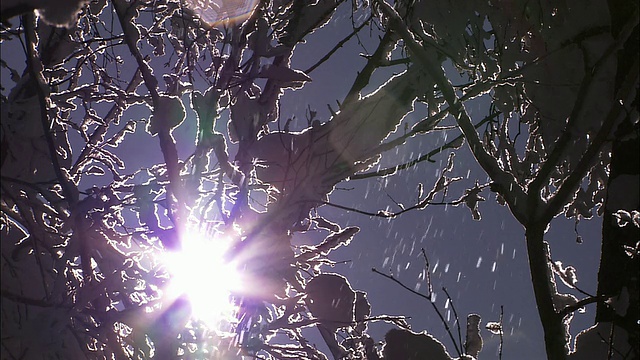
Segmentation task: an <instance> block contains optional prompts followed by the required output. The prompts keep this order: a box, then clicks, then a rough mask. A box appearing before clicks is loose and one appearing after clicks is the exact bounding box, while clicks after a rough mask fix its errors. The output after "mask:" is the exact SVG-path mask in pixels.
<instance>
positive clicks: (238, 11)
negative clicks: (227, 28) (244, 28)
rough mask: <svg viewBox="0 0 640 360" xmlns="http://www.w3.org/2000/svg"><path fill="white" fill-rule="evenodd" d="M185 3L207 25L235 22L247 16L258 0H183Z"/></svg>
mask: <svg viewBox="0 0 640 360" xmlns="http://www.w3.org/2000/svg"><path fill="white" fill-rule="evenodd" d="M185 4H186V5H187V7H189V8H190V9H191V10H192V11H193V12H195V13H196V14H198V16H200V18H201V19H202V20H203V21H205V22H206V23H208V24H209V25H213V26H217V25H219V24H220V23H222V22H225V21H229V22H232V23H237V22H240V21H243V20H244V19H246V18H248V17H249V16H250V15H251V13H252V12H253V10H254V9H255V8H256V6H257V5H258V0H185Z"/></svg>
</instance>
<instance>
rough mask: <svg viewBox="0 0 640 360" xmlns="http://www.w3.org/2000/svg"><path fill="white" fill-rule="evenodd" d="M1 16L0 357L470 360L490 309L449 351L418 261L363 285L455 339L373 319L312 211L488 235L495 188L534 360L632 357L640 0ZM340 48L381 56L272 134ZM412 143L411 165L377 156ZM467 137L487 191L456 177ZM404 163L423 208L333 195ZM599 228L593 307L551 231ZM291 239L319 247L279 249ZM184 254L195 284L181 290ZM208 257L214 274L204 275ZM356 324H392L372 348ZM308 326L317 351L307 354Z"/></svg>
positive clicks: (34, 11)
mask: <svg viewBox="0 0 640 360" xmlns="http://www.w3.org/2000/svg"><path fill="white" fill-rule="evenodd" d="M1 6H2V22H3V25H2V30H1V32H0V37H1V40H2V43H1V46H2V63H1V65H2V69H1V70H2V99H1V100H2V122H1V124H2V134H1V141H2V154H1V155H2V156H1V169H2V186H1V191H2V192H1V193H2V200H1V204H0V205H1V215H2V216H1V218H0V221H1V226H2V242H1V243H2V259H1V264H2V265H1V266H2V316H3V320H2V325H1V326H2V333H3V339H2V350H1V351H2V357H3V358H36V357H42V358H56V357H57V358H70V359H75V358H109V359H111V358H116V359H126V358H193V359H201V358H215V359H218V358H220V359H222V358H238V357H241V356H246V357H248V358H273V359H291V358H304V359H326V358H330V357H333V358H335V359H342V358H353V359H381V358H383V359H422V358H426V357H429V358H435V359H451V358H454V357H457V358H460V359H463V358H465V359H472V358H477V357H478V356H479V353H480V352H481V349H482V346H483V345H482V337H481V335H480V334H481V332H484V331H489V332H490V333H492V334H495V335H498V336H500V338H501V339H502V336H504V334H503V328H502V319H499V321H492V322H487V323H486V325H485V326H484V328H485V329H481V328H482V327H483V326H481V325H480V324H481V318H480V316H479V315H477V314H468V316H467V314H457V313H456V314H455V317H456V319H455V324H456V325H455V326H457V335H456V334H455V333H456V329H454V328H453V327H451V328H450V325H449V324H450V323H449V322H448V321H447V320H445V319H444V317H443V316H442V314H441V310H440V309H439V306H438V305H437V304H436V303H435V298H434V292H433V289H432V288H431V282H430V278H429V274H430V273H431V270H432V269H431V268H430V267H429V266H430V265H429V259H428V253H427V252H426V251H425V249H422V252H421V254H422V257H423V259H424V261H425V264H426V265H425V269H426V272H425V275H424V276H423V278H422V279H421V280H423V281H424V283H425V284H426V285H427V286H426V288H427V290H426V291H424V290H423V291H422V292H420V291H418V290H414V289H412V288H411V287H408V286H406V285H405V284H403V283H402V282H401V281H400V280H398V279H397V278H395V277H394V276H393V274H387V273H385V272H380V271H378V270H375V269H374V271H375V272H377V273H378V275H381V276H383V277H386V278H388V279H389V280H391V281H392V282H397V283H398V284H399V285H401V286H403V287H404V288H405V289H406V290H408V292H407V296H419V297H423V298H424V299H425V300H427V304H431V305H430V306H432V307H433V309H434V311H435V312H436V313H437V314H438V316H439V317H440V319H441V320H442V326H444V327H446V329H447V331H448V334H449V336H450V339H436V338H434V337H433V336H432V335H430V334H426V333H417V332H414V331H411V329H410V327H409V326H408V324H407V322H406V321H405V319H404V318H403V317H397V316H373V315H372V314H373V313H372V307H375V302H373V301H371V299H368V297H367V294H366V292H364V291H361V290H360V289H358V288H356V287H354V286H353V285H352V284H351V283H350V282H349V279H348V278H345V277H344V276H342V275H339V274H335V273H333V271H332V270H331V266H332V265H334V264H335V261H334V260H332V258H331V253H332V252H333V251H335V250H336V249H339V248H347V249H348V248H349V246H350V245H351V243H352V242H353V241H358V240H359V239H358V233H359V231H360V229H359V228H358V227H357V226H353V225H351V226H349V225H347V224H341V223H340V221H339V220H337V219H332V218H328V217H327V216H325V215H323V214H324V213H323V212H322V208H323V207H329V206H330V207H334V208H338V209H340V210H344V211H355V212H359V213H361V214H363V215H366V216H370V217H378V218H385V219H391V221H393V219H395V218H397V217H398V216H400V215H401V214H404V213H406V212H418V211H421V210H424V209H426V208H429V207H432V206H433V207H435V206H436V205H442V204H446V205H450V206H458V205H461V206H465V207H467V208H468V209H469V210H470V215H469V216H470V217H471V218H473V219H474V220H478V221H482V211H481V209H480V207H479V204H480V202H482V201H485V200H486V199H487V198H489V197H492V198H495V199H497V201H498V202H499V203H500V204H502V205H505V206H506V207H507V208H508V209H509V211H510V212H511V214H512V215H513V217H514V218H515V219H516V220H517V221H518V222H519V223H520V224H521V225H522V228H523V235H524V236H523V238H524V241H525V242H526V249H527V256H528V261H529V275H530V278H531V284H532V286H533V293H534V296H535V301H536V306H537V311H538V314H539V320H540V322H541V324H542V329H543V331H544V343H545V344H544V346H545V351H546V354H547V357H548V358H549V359H566V358H572V359H582V358H588V357H589V356H594V354H596V355H597V356H602V358H637V357H638V356H639V353H638V341H639V333H638V320H639V315H638V309H639V308H640V306H639V304H638V298H639V294H638V289H639V286H638V277H637V269H638V247H639V244H640V242H639V241H638V239H640V201H639V196H638V180H639V179H638V176H639V174H640V165H639V160H638V159H639V156H640V155H639V153H640V151H638V150H639V145H638V144H639V137H638V130H639V129H638V126H639V125H638V103H639V95H638V69H639V65H638V40H639V39H638V18H639V15H638V4H637V3H636V2H633V1H626V0H624V1H604V0H591V1H578V0H565V1H559V2H557V3H546V2H535V3H534V2H529V1H520V0H513V1H486V0H485V1H478V0H474V1H465V2H441V1H427V0H418V1H396V2H393V4H390V3H389V2H387V1H385V0H371V1H366V0H362V1H361V0H352V1H350V2H345V1H341V0H318V1H315V2H305V1H297V0H290V1H287V0H282V1H276V0H272V1H249V0H246V1H239V0H238V1H195V0H180V1H178V0H154V1H144V0H137V1H127V0H110V1H108V0H92V1H85V0H66V1H61V2H57V3H55V4H53V2H46V1H37V0H30V1H5V2H3V3H2V5H1ZM334 23H341V24H344V23H346V24H347V25H348V26H350V28H351V32H350V33H349V34H348V35H347V36H346V37H337V36H334V34H327V33H323V35H322V37H321V39H322V40H323V41H329V42H330V43H331V44H332V48H331V50H330V51H328V52H327V53H326V54H324V55H323V56H322V57H321V58H318V59H313V60H312V64H313V65H311V66H309V67H308V68H306V69H301V68H297V67H296V64H297V62H296V61H295V60H296V59H297V57H300V56H304V54H303V53H301V52H300V51H301V50H299V49H302V47H301V44H302V43H304V42H305V41H309V42H310V43H311V41H320V40H319V39H320V38H319V37H317V33H318V32H319V31H320V30H321V28H323V27H326V26H332V24H334ZM314 36H316V37H315V38H314ZM361 37H362V39H361ZM364 38H366V40H364ZM349 41H352V42H353V41H358V42H363V41H364V42H367V43H368V44H373V46H374V50H373V51H368V52H366V53H363V54H362V55H361V58H360V59H359V60H357V61H355V60H351V59H348V60H345V64H347V63H349V66H352V67H353V71H354V73H355V75H356V76H355V79H354V81H353V83H352V84H350V87H348V88H346V89H332V91H335V92H336V94H344V96H343V98H341V99H338V102H337V104H335V105H334V104H329V105H328V111H329V116H327V117H323V116H322V115H321V114H319V111H318V109H315V108H312V107H311V106H308V107H307V111H306V114H305V115H306V118H305V119H296V118H293V117H290V118H287V117H286V115H284V114H285V113H286V112H285V111H284V109H283V104H286V102H285V99H286V97H287V96H289V95H290V94H292V93H294V92H295V91H296V90H304V89H305V88H306V87H307V86H308V85H309V83H310V82H312V81H313V79H314V76H315V75H314V74H315V73H317V72H316V69H322V67H323V66H326V62H327V61H328V60H329V59H331V58H336V57H340V49H341V48H342V47H344V46H346V45H345V44H347V43H348V42H349ZM363 48H364V47H363ZM365 50H366V49H365ZM353 64H362V65H361V66H360V65H353ZM472 107H473V108H476V107H477V108H478V110H474V111H473V113H472V112H471V111H470V108H472ZM423 139H428V140H429V141H424V142H422V140H423ZM434 139H435V140H434ZM438 139H439V140H438ZM416 141H420V142H419V144H420V145H419V146H420V154H419V155H416V156H414V155H413V153H412V154H411V156H410V157H409V158H408V159H399V158H398V157H397V156H394V151H398V150H399V149H403V148H404V147H407V146H409V145H408V144H414V145H412V146H415V144H416ZM434 144H435V145H434ZM463 146H464V147H466V148H467V149H468V150H469V151H470V152H471V154H472V155H473V158H474V159H475V160H474V161H475V163H477V165H479V166H480V167H481V168H482V170H483V171H484V172H485V174H486V177H479V178H474V179H469V178H462V177H459V176H454V173H453V171H452V169H453V167H454V157H455V154H456V153H457V152H459V151H461V150H462V149H465V148H463ZM434 157H441V158H442V159H447V160H446V161H442V162H441V164H442V166H440V165H437V164H435V161H434V160H433V158H434ZM462 165H463V166H465V164H462ZM421 166H430V167H431V168H433V169H434V170H437V172H436V175H435V176H433V177H431V178H427V176H425V182H424V183H419V184H409V185H408V186H410V187H413V188H418V196H417V198H415V199H414V200H413V203H411V204H408V203H400V202H395V200H394V203H395V205H396V209H397V210H393V209H392V208H387V209H380V210H377V209H374V210H363V209H360V208H358V209H356V208H352V207H349V206H345V205H338V203H339V201H338V202H336V201H332V200H335V198H336V196H338V194H337V192H336V191H335V190H336V188H337V187H339V186H341V184H344V183H346V182H347V181H349V182H350V183H352V182H355V183H357V182H365V181H369V180H371V179H388V178H393V177H402V176H403V175H404V174H405V171H407V170H409V169H417V168H418V167H421ZM455 166H460V165H459V164H455ZM466 166H468V167H471V164H467V165H466ZM434 170H432V171H431V172H430V173H432V172H433V171H434ZM425 186H426V188H425ZM440 198H446V199H452V200H446V201H440V200H439V199H440ZM392 200H393V199H392ZM594 216H595V217H602V219H603V232H602V250H601V260H600V268H599V273H598V279H597V281H598V289H597V293H595V294H591V293H589V292H587V291H584V290H583V289H581V288H579V287H578V286H577V284H576V281H577V277H576V276H577V275H576V269H575V268H574V267H573V266H570V265H568V266H567V265H563V264H562V263H561V262H558V261H554V258H553V256H552V252H551V250H552V249H553V245H554V244H553V242H551V241H549V239H546V238H545V233H546V232H547V231H548V229H549V227H550V224H551V223H552V222H553V221H554V219H555V218H557V217H564V218H570V219H575V221H576V222H578V221H580V220H581V219H591V218H593V217H594ZM303 233H304V234H309V233H312V234H314V236H315V237H314V238H317V239H320V240H318V241H317V242H314V243H313V244H305V245H299V244H296V242H295V241H294V238H295V237H296V236H298V235H299V234H303ZM198 241H200V242H198ZM211 244H214V245H215V246H214V247H209V246H210V245H211ZM188 251H193V252H189V253H188ZM462 251H464V250H462ZM180 254H189V255H188V258H187V260H186V261H184V263H188V262H192V264H191V266H192V267H193V268H194V269H195V270H194V272H193V273H190V274H189V275H187V276H186V277H184V276H182V275H181V274H180V273H179V270H177V269H176V266H177V267H182V266H185V265H184V263H179V264H178V265H176V263H177V260H175V259H178V258H179V256H180ZM199 255H204V256H202V257H200V256H199ZM218 258H219V260H214V259H218ZM172 259H174V260H172ZM172 261H173V262H172ZM215 261H220V263H222V264H223V265H224V266H227V267H221V268H209V267H205V264H208V263H213V262H215ZM212 269H213V270H212ZM578 270H579V269H578ZM227 272H228V273H227ZM236 272H237V274H236ZM232 273H234V274H232ZM214 275H217V277H214ZM235 275H237V277H236V276H235ZM193 277H195V278H197V279H195V280H199V283H200V285H197V286H199V287H203V288H206V287H213V288H223V287H227V286H228V289H225V290H228V293H225V296H226V297H225V299H224V300H227V302H228V303H230V304H231V305H232V309H233V310H232V311H231V313H223V311H222V309H221V307H222V305H213V302H212V303H211V304H210V305H209V308H208V309H207V311H209V312H211V313H216V314H217V313H219V312H220V313H221V314H218V315H219V316H217V317H216V318H215V323H214V324H212V323H205V322H204V321H202V319H200V318H198V317H197V316H194V315H195V314H196V305H197V304H196V303H195V302H194V301H192V299H190V298H189V296H188V295H189V291H190V290H185V289H184V288H183V289H182V290H174V286H178V287H179V285H180V284H179V283H181V282H182V283H183V284H182V285H185V284H186V283H189V284H191V283H190V282H189V281H190V280H191V278H193ZM218 277H220V278H224V277H227V278H232V277H233V278H234V281H233V282H230V284H229V285H227V284H224V285H223V283H222V280H218ZM211 279H215V280H214V281H212V280H211ZM557 281H560V282H562V283H563V284H564V285H566V287H568V288H569V289H570V291H569V292H568V293H563V292H562V291H561V289H560V290H559V288H558V286H557V284H556V282H557ZM208 282H213V284H209V283H208ZM445 292H446V290H445ZM411 293H413V295H412V294H411ZM446 295H447V297H448V300H449V301H455V300H454V299H451V298H450V297H449V295H448V293H447V294H446ZM481 296H491V294H481ZM593 303H595V304H596V307H597V311H596V317H595V322H594V326H593V327H592V328H589V329H585V331H584V332H583V333H582V334H581V335H580V336H579V337H578V339H577V340H576V344H577V346H576V347H575V348H573V347H572V346H571V340H570V339H571V336H570V333H569V325H570V323H571V320H572V318H573V316H574V312H576V311H578V310H580V309H582V308H583V307H585V306H586V305H588V304H593ZM216 304H217V303H216ZM447 304H448V302H447ZM205 307H206V306H205ZM454 311H455V310H454ZM407 315H410V314H407ZM458 315H460V316H458ZM465 318H466V319H465ZM465 320H466V326H465V324H462V326H461V324H460V322H462V321H465ZM371 322H387V323H390V324H392V325H393V326H394V329H392V330H390V331H389V332H388V333H387V334H386V336H385V337H384V339H374V338H373V337H372V336H371V335H370V334H369V332H368V324H369V323H371ZM312 326H313V327H317V328H318V330H319V331H320V334H321V336H322V341H324V343H325V344H324V345H326V346H324V345H323V346H322V347H320V348H319V347H317V346H315V345H314V344H313V343H312V342H310V341H309V339H308V338H307V335H306V333H305V332H304V330H305V329H306V328H308V327H312ZM461 327H462V328H463V329H464V330H465V335H466V336H465V340H464V341H463V339H462V335H461V332H462V331H461V329H460V328H461ZM5 334H9V335H8V336H5ZM441 341H442V342H445V341H450V342H451V343H452V344H451V346H449V347H447V348H445V346H444V345H443V343H442V342H441ZM323 349H324V350H323ZM483 356H485V357H488V356H491V355H487V354H484V355H483ZM501 356H502V353H501V352H500V353H499V354H498V357H501Z"/></svg>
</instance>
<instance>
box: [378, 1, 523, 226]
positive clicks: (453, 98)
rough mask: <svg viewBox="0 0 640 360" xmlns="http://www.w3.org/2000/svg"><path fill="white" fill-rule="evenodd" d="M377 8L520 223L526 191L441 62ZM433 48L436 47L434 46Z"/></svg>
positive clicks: (392, 15)
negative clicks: (485, 140)
mask: <svg viewBox="0 0 640 360" xmlns="http://www.w3.org/2000/svg"><path fill="white" fill-rule="evenodd" d="M377 3H378V4H379V5H380V9H381V10H382V12H383V14H384V15H385V16H386V17H387V18H388V21H389V27H390V28H391V29H392V30H394V31H397V32H398V34H399V35H400V37H401V38H402V40H403V41H404V42H405V44H406V46H407V47H408V48H409V50H410V51H411V53H412V54H413V55H414V56H415V60H416V64H417V65H419V66H420V67H422V68H423V70H424V71H426V72H427V73H428V74H429V75H430V76H431V77H432V78H433V81H434V82H435V84H436V85H437V86H438V88H439V89H440V91H441V92H442V95H443V97H444V99H445V100H446V102H447V103H448V104H449V112H450V113H451V114H452V115H453V116H454V117H455V118H456V121H457V122H458V126H460V129H461V130H462V133H463V134H464V136H465V138H466V139H467V141H468V142H469V147H470V148H471V152H472V153H473V155H474V157H475V158H476V160H477V161H478V163H479V164H480V166H482V168H483V169H484V170H485V172H486V173H487V174H488V175H489V176H490V177H491V178H492V180H493V181H494V182H495V183H496V184H498V187H499V188H500V189H502V190H501V194H502V195H503V197H504V198H505V200H506V201H507V204H508V205H509V208H510V209H511V212H512V213H513V215H514V216H515V217H516V219H518V221H519V222H520V223H521V224H526V223H527V222H528V221H529V214H528V213H527V208H526V204H527V194H526V193H525V192H524V190H523V189H522V187H521V186H520V185H519V184H518V182H517V181H516V179H515V177H514V176H513V175H512V174H510V173H508V172H506V171H505V170H503V169H502V168H501V167H500V165H499V164H498V162H497V161H496V159H495V158H494V157H493V156H491V155H490V154H489V153H488V152H487V151H486V150H485V149H484V147H483V145H482V142H481V140H480V138H479V136H478V133H477V132H476V130H475V128H474V126H473V123H472V122H471V118H470V117H469V114H468V113H467V112H466V110H465V108H464V105H463V103H462V101H461V100H460V99H459V98H458V96H457V95H456V93H455V90H454V88H453V86H452V85H451V82H450V81H449V79H447V77H446V75H445V73H444V71H443V70H442V68H441V66H440V65H439V64H437V63H436V61H435V60H434V59H432V58H431V56H430V55H429V54H428V53H427V50H426V49H425V48H424V47H423V46H422V45H421V44H420V43H418V41H417V40H416V39H415V38H414V37H413V35H412V34H411V33H410V32H409V29H407V27H406V25H405V24H404V23H403V22H402V19H401V18H400V15H398V13H397V12H396V11H395V10H394V9H393V8H392V7H391V6H390V5H389V4H388V3H387V2H386V1H384V0H378V1H377ZM433 51H436V50H435V49H433Z"/></svg>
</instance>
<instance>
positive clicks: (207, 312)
mask: <svg viewBox="0 0 640 360" xmlns="http://www.w3.org/2000/svg"><path fill="white" fill-rule="evenodd" d="M229 246H230V241H229V239H228V238H225V237H213V238H209V237H206V236H204V235H203V234H199V233H198V232H192V233H189V234H185V236H183V240H182V248H181V249H180V250H179V251H173V252H168V253H167V254H166V256H165V264H166V266H167V270H168V271H169V273H170V274H171V281H170V283H169V285H168V287H167V289H166V291H167V296H171V297H176V298H178V297H180V296H185V295H186V297H187V299H188V300H189V302H190V304H191V308H192V316H193V317H194V318H195V319H197V320H200V321H203V322H204V323H206V324H207V325H208V326H209V327H212V328H218V326H219V325H220V323H221V322H222V321H229V320H230V319H232V317H233V315H234V312H235V305H234V304H233V301H232V299H231V294H232V293H235V292H237V291H238V290H239V288H240V284H241V279H240V275H239V274H240V273H239V272H238V270H237V268H236V266H235V264H234V262H233V261H229V260H228V259H226V258H225V254H226V252H227V250H228V249H229Z"/></svg>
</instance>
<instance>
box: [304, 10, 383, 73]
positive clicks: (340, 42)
mask: <svg viewBox="0 0 640 360" xmlns="http://www.w3.org/2000/svg"><path fill="white" fill-rule="evenodd" d="M372 17H373V13H372V14H371V15H369V17H368V18H367V20H365V21H364V22H363V23H362V25H360V26H358V27H356V28H354V29H353V31H352V32H351V34H349V35H347V36H346V37H345V38H344V39H342V40H340V41H339V42H338V43H337V44H336V46H334V47H333V49H331V50H330V51H329V52H328V53H326V54H325V55H324V56H323V57H322V59H320V60H318V62H316V63H315V64H313V65H311V67H309V68H308V69H307V70H305V71H304V73H305V74H309V73H310V72H312V71H313V70H315V69H316V68H317V67H318V66H320V65H322V64H323V63H324V62H325V61H327V60H329V58H330V57H331V55H333V54H334V53H335V52H336V51H338V49H340V48H341V47H342V46H343V45H344V44H345V43H346V42H347V41H349V40H351V38H352V37H353V36H354V35H356V34H357V33H358V32H360V30H362V28H364V27H365V25H367V24H368V23H369V20H371V18H372Z"/></svg>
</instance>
